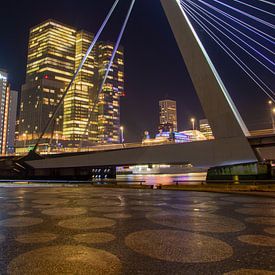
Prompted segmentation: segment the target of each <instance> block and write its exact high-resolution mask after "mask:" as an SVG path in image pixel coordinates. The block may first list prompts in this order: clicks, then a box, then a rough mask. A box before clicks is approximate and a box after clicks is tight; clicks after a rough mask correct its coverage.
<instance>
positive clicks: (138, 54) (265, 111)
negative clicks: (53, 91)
mask: <svg viewBox="0 0 275 275" xmlns="http://www.w3.org/2000/svg"><path fill="white" fill-rule="evenodd" d="M223 1H224V2H227V3H228V1H226V0H223ZM249 2H251V3H252V2H253V3H257V1H254V0H252V1H249ZM112 3H113V0H89V1H85V0H78V1H72V0H54V1H53V0H47V1H44V2H43V1H35V0H24V1H12V0H10V1H5V2H4V3H1V16H0V25H1V31H0V32H1V36H0V37H1V38H0V68H5V69H7V70H8V72H9V80H10V82H11V84H12V88H13V89H16V90H20V87H21V85H22V84H23V83H24V79H25V67H26V57H27V44H28V33H29V29H30V27H32V26H34V25H36V24H39V23H41V22H42V21H43V20H46V19H48V18H53V19H56V20H58V21H61V22H63V23H66V24H68V25H71V26H74V27H76V28H78V29H85V30H87V31H90V32H96V31H97V30H98V28H99V26H100V24H101V23H102V21H103V19H104V18H105V16H106V14H107V12H108V10H109V9H110V7H111V5H112ZM129 4H130V0H122V1H121V3H120V4H119V6H118V9H117V11H116V13H115V14H114V16H113V17H112V21H111V24H109V25H108V27H107V29H106V31H105V32H104V35H103V36H102V38H103V39H106V40H111V41H115V40H116V37H117V34H118V31H119V29H120V27H121V24H122V21H123V20H124V16H125V14H126V12H127V9H128V6H129ZM198 33H199V36H200V37H201V38H202V40H203V42H204V45H205V46H206V48H207V50H208V51H209V54H210V56H211V58H212V60H213V62H214V64H215V66H216V67H217V69H218V71H219V73H220V75H221V77H222V79H223V81H224V82H225V85H226V87H227V88H228V90H229V93H230V94H231V96H232V98H233V100H234V102H235V104H236V105H237V107H238V109H239V111H240V113H241V115H242V117H243V119H244V120H245V122H246V124H247V126H248V128H250V129H257V128H270V127H271V125H270V120H271V119H270V112H269V107H268V105H267V100H268V98H267V96H265V95H264V94H263V92H261V90H260V89H259V88H257V86H256V85H255V84H254V83H253V82H252V81H251V80H250V79H249V78H248V77H247V76H246V75H245V74H244V73H243V72H242V71H241V70H240V69H239V68H238V67H237V66H236V65H235V64H234V63H233V62H232V61H231V60H230V58H228V57H227V56H226V55H225V54H224V53H223V52H222V50H221V49H219V48H218V47H217V46H216V44H214V43H213V41H211V40H210V39H209V38H208V37H207V36H206V35H205V34H204V33H203V32H202V31H201V30H198ZM122 44H123V46H124V48H125V75H126V94H127V95H126V97H124V98H122V100H121V109H122V110H121V124H122V125H124V126H125V129H126V141H134V140H140V139H141V138H142V135H143V132H144V130H149V131H150V133H151V135H153V134H154V133H156V131H157V127H158V112H159V111H158V101H159V100H161V99H166V98H169V99H174V100H176V101H177V104H178V122H179V129H186V128H191V125H190V122H189V121H190V118H191V117H192V116H194V117H196V118H197V119H200V118H204V114H203V112H202V110H201V107H200V103H199V101H198V99H197V97H196V95H195V91H194V89H193V85H192V82H191V80H190V78H189V75H188V73H187V70H186V68H185V65H184V63H183V60H182V58H181V55H180V53H179V50H178V48H177V45H176V42H175V39H174V37H173V34H172V32H171V29H170V27H169V25H168V21H167V19H166V17H165V14H164V11H163V10H162V7H161V4H160V1H159V0H137V1H136V5H135V8H134V11H133V14H132V16H131V19H130V21H129V25H128V27H127V31H126V33H125V35H124V38H123V41H122ZM251 64H252V63H251ZM253 66H254V65H253ZM257 69H258V71H260V72H261V73H262V74H263V76H264V77H265V78H266V81H267V82H269V85H270V86H272V84H273V87H274V81H273V80H274V79H272V78H271V77H272V74H270V73H268V72H265V70H261V67H259V68H257ZM272 81H273V83H272Z"/></svg>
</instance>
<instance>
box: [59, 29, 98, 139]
mask: <svg viewBox="0 0 275 275" xmlns="http://www.w3.org/2000/svg"><path fill="white" fill-rule="evenodd" d="M92 40H93V34H91V33H88V32H86V31H79V32H77V33H76V50H75V70H76V69H77V68H78V66H79V64H80V63H81V61H82V59H83V57H84V56H85V54H86V52H87V50H88V48H89V46H90V44H91V42H92ZM96 66H97V65H96V60H95V52H94V51H93V52H92V54H90V55H89V57H88V58H87V61H86V62H85V64H84V66H83V68H82V70H81V71H80V72H79V74H78V76H77V77H76V79H75V82H74V84H73V85H72V88H71V89H70V90H69V92H68V94H67V96H66V97H65V100H64V124H63V134H64V136H65V138H66V140H68V141H80V140H82V139H84V141H87V140H90V141H92V142H97V119H96V111H97V109H96V110H95V113H94V114H93V115H92V118H91V119H90V121H89V116H90V112H91V111H92V109H93V97H94V93H95V82H96V80H95V77H96V75H95V73H96ZM86 129H87V131H86Z"/></svg>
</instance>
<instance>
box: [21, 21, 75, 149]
mask: <svg viewBox="0 0 275 275" xmlns="http://www.w3.org/2000/svg"><path fill="white" fill-rule="evenodd" d="M75 34H76V30H75V29H74V28H72V27H68V26H66V25H64V24H62V23H59V22H56V21H55V20H51V19H50V20H47V21H45V22H43V23H41V24H39V25H38V26H35V27H33V28H32V29H31V30H30V36H29V47H28V60H27V74H26V83H25V84H24V85H23V86H22V93H21V106H20V121H19V143H20V142H21V146H22V145H23V143H24V144H26V143H27V144H28V143H30V144H33V143H35V141H36V140H37V138H38V137H39V135H40V134H41V132H42V131H43V128H44V127H45V125H46V123H47V121H48V119H49V118H50V117H51V116H52V114H53V111H54V108H55V106H56V105H57V103H58V102H59V100H60V98H61V97H62V94H63V92H64V89H65V87H66V85H67V84H68V83H69V81H70V79H71V78H72V76H73V73H74V65H75ZM62 125H63V109H62V108H61V110H60V112H59V113H58V115H57V117H56V118H55V121H54V123H53V125H51V127H50V128H49V129H48V131H47V132H46V134H45V139H49V138H51V137H52V130H53V129H55V131H56V132H57V133H60V134H62Z"/></svg>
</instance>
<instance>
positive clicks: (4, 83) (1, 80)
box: [0, 69, 9, 154]
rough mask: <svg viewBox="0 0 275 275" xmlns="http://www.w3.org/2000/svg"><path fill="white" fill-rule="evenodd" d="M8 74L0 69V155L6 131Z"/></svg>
mask: <svg viewBox="0 0 275 275" xmlns="http://www.w3.org/2000/svg"><path fill="white" fill-rule="evenodd" d="M8 89H9V87H8V73H7V72H6V71H5V70H1V69H0V153H1V154H4V153H5V144H6V130H7V112H6V109H7V97H8Z"/></svg>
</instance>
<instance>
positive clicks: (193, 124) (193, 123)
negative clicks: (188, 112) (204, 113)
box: [190, 117, 196, 131]
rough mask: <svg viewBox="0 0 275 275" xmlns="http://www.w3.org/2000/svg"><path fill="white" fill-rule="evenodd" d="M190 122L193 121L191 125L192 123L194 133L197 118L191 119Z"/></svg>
mask: <svg viewBox="0 0 275 275" xmlns="http://www.w3.org/2000/svg"><path fill="white" fill-rule="evenodd" d="M190 121H191V123H192V128H193V131H194V130H195V121H196V119H195V118H193V117H192V118H191V119H190Z"/></svg>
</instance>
